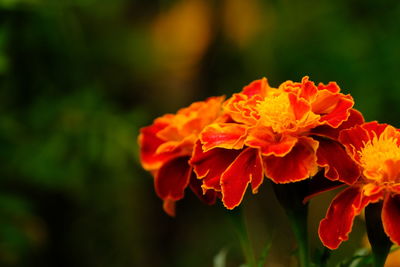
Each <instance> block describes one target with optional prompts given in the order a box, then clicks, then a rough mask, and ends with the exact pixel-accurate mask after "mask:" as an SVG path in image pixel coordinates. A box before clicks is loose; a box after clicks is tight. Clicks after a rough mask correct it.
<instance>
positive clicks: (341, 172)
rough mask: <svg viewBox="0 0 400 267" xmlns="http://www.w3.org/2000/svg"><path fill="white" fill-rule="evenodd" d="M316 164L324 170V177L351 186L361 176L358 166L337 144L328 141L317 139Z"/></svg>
mask: <svg viewBox="0 0 400 267" xmlns="http://www.w3.org/2000/svg"><path fill="white" fill-rule="evenodd" d="M318 140H319V147H318V150H317V158H318V160H317V163H318V165H319V166H321V167H324V168H325V177H326V178H328V179H331V180H333V181H334V180H338V181H341V182H344V183H347V184H353V183H354V182H355V181H357V179H358V178H359V177H360V175H361V171H360V169H359V167H358V165H357V164H356V163H355V162H354V161H353V160H352V159H351V158H350V156H349V155H348V154H347V153H346V151H345V149H344V147H343V146H342V145H340V144H339V143H338V142H336V141H333V140H329V139H322V138H320V139H318Z"/></svg>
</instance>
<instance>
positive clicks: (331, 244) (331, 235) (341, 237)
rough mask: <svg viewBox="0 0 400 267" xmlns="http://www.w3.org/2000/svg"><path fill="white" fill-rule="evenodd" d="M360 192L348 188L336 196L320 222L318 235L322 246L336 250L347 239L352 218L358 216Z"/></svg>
mask: <svg viewBox="0 0 400 267" xmlns="http://www.w3.org/2000/svg"><path fill="white" fill-rule="evenodd" d="M361 196H362V194H361V191H360V189H359V188H357V187H350V188H347V189H346V190H344V191H342V192H341V193H340V194H339V195H337V196H336V197H335V198H334V199H333V201H332V203H331V205H330V206H329V208H328V211H327V213H326V216H325V218H324V219H323V220H322V221H321V222H320V224H319V229H318V234H319V237H320V239H321V241H322V243H323V244H324V246H326V247H328V248H330V249H337V248H338V247H339V245H340V244H341V243H342V242H343V241H346V240H347V239H348V238H349V233H350V232H351V229H352V227H353V221H354V217H355V216H357V215H358V214H360V212H361V210H362V209H359V208H358V207H359V206H360V203H361Z"/></svg>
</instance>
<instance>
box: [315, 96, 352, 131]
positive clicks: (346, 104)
mask: <svg viewBox="0 0 400 267" xmlns="http://www.w3.org/2000/svg"><path fill="white" fill-rule="evenodd" d="M353 105H354V100H353V98H352V97H351V96H350V95H343V94H340V93H336V94H334V93H332V92H330V91H328V90H323V91H319V92H318V97H317V98H316V100H315V101H314V102H313V103H312V111H313V112H314V113H316V114H320V115H321V120H320V121H321V122H325V123H327V124H328V125H330V126H332V127H334V128H336V127H338V126H339V125H340V124H341V123H342V122H343V121H345V120H347V118H348V117H349V115H350V114H349V110H350V109H351V108H352V107H353Z"/></svg>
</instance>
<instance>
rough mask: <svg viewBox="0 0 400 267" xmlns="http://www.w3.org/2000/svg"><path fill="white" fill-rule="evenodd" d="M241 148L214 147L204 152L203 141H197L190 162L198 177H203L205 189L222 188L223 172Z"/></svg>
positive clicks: (218, 189)
mask: <svg viewBox="0 0 400 267" xmlns="http://www.w3.org/2000/svg"><path fill="white" fill-rule="evenodd" d="M240 152H241V150H230V149H223V148H214V149H211V150H209V151H207V152H203V150H202V148H201V143H200V142H197V143H196V145H195V148H194V153H193V156H192V158H191V160H190V164H191V165H192V166H193V170H194V171H195V173H196V175H197V178H199V179H203V186H202V187H203V188H204V189H214V190H217V191H220V190H221V187H220V178H221V174H222V173H223V172H224V171H225V170H226V168H228V166H229V165H230V164H231V163H232V162H233V161H234V160H235V158H236V157H237V156H238V155H239V153H240Z"/></svg>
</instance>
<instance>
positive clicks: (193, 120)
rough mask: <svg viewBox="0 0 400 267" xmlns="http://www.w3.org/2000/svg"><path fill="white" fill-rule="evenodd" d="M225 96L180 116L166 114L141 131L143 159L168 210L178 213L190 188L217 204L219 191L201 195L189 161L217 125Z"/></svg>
mask: <svg viewBox="0 0 400 267" xmlns="http://www.w3.org/2000/svg"><path fill="white" fill-rule="evenodd" d="M222 101H223V97H211V98H209V99H208V100H206V101H204V102H195V103H193V104H191V105H190V106H189V107H187V108H183V109H181V110H179V111H178V112H177V113H176V114H166V115H164V116H162V117H160V118H157V119H155V120H154V123H153V124H152V125H150V126H147V127H144V128H142V129H141V130H140V135H139V138H138V140H139V145H140V160H141V163H142V166H143V168H145V169H146V170H148V171H150V172H151V173H152V174H153V176H154V186H155V190H156V193H157V195H158V196H159V197H160V198H161V199H163V200H164V205H163V207H164V210H165V211H166V212H167V213H168V214H169V215H171V216H174V214H175V201H177V200H179V199H182V198H183V197H184V190H185V189H186V187H187V186H188V185H189V186H190V187H191V189H192V191H193V192H194V193H195V194H196V195H198V196H199V197H200V198H201V199H203V200H204V201H205V202H207V203H210V204H211V203H214V202H215V198H216V193H215V192H211V191H210V192H207V194H205V195H203V194H202V192H201V188H200V186H201V181H198V180H197V179H196V178H195V175H194V174H193V171H192V167H191V166H190V165H189V164H188V160H189V158H190V156H191V154H192V151H193V146H194V144H195V142H196V140H197V139H198V135H199V133H200V131H201V130H202V129H203V128H204V127H205V126H206V125H208V124H210V123H212V122H214V120H215V119H216V118H217V117H218V115H219V114H220V112H221V104H222Z"/></svg>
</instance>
